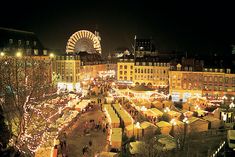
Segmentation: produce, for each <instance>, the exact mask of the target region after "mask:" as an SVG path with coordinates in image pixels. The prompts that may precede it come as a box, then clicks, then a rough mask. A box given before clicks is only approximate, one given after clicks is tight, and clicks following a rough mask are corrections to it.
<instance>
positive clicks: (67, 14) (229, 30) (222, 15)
mask: <svg viewBox="0 0 235 157" xmlns="http://www.w3.org/2000/svg"><path fill="white" fill-rule="evenodd" d="M162 1H163V0H162ZM177 2H178V3H172V2H171V1H167V2H166V1H164V3H160V2H157V0H156V1H148V0H126V1H124V0H117V1H112V0H108V1H104V0H103V1H102V0H99V1H92V0H83V1H80V0H77V1H69V0H67V1H63V2H60V1H59V0H57V1H50V2H46V1H31V2H24V1H16V2H14V1H8V2H6V3H5V4H4V5H1V9H0V19H1V21H0V27H10V28H15V29H21V30H27V31H33V32H35V33H36V34H37V36H38V37H39V39H40V40H41V42H42V43H43V45H44V46H45V47H47V48H53V49H63V50H65V46H66V42H67V40H68V38H69V37H70V35H72V34H73V33H74V32H76V31H78V30H80V29H87V30H90V31H94V30H95V29H96V28H98V30H99V32H100V34H101V38H102V48H103V51H104V52H105V53H107V52H112V50H114V49H116V48H118V47H131V44H133V40H134V35H135V34H136V35H137V37H139V38H149V37H152V39H153V40H154V41H155V44H156V47H157V49H159V50H180V51H188V52H193V53H199V54H202V53H215V52H216V53H225V52H226V53H227V51H228V49H229V48H230V45H231V44H232V43H235V11H234V7H233V4H229V3H224V2H222V1H221V2H220V3H216V2H213V1H212V2H211V3H203V2H201V3H200V2H198V1H197V3H193V2H192V1H190V2H189V1H188V2H187V3H185V2H182V1H180V2H179V1H177Z"/></svg>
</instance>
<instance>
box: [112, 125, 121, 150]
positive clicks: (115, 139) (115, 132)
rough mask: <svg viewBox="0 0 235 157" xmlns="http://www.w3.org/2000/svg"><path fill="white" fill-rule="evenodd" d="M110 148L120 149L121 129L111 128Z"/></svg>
mask: <svg viewBox="0 0 235 157" xmlns="http://www.w3.org/2000/svg"><path fill="white" fill-rule="evenodd" d="M111 148H114V149H118V150H119V151H120V150H121V148H122V128H112V135H111Z"/></svg>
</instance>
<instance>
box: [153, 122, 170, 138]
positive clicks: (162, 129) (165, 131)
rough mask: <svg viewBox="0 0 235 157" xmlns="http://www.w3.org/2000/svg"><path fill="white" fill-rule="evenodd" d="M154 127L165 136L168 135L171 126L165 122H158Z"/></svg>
mask: <svg viewBox="0 0 235 157" xmlns="http://www.w3.org/2000/svg"><path fill="white" fill-rule="evenodd" d="M156 126H157V127H158V128H159V129H160V132H161V134H165V135H168V134H169V133H170V131H171V128H172V125H171V124H170V123H168V122H166V121H160V122H158V123H156Z"/></svg>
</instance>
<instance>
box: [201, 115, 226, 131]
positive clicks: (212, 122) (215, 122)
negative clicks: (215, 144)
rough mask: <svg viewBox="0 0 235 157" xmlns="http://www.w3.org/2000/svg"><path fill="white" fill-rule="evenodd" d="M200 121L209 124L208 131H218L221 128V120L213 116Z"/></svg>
mask: <svg viewBox="0 0 235 157" xmlns="http://www.w3.org/2000/svg"><path fill="white" fill-rule="evenodd" d="M202 119H204V120H206V121H208V122H209V129H219V128H220V127H221V126H222V120H220V119H218V118H215V117H213V116H205V117H203V118H202Z"/></svg>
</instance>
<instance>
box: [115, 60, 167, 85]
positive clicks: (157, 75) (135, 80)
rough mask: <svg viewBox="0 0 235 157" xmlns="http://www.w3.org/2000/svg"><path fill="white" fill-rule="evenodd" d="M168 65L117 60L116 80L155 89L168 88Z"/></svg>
mask: <svg viewBox="0 0 235 157" xmlns="http://www.w3.org/2000/svg"><path fill="white" fill-rule="evenodd" d="M169 69H170V64H169V63H163V62H151V61H136V62H134V59H119V61H118V62H117V80H118V81H119V82H131V83H132V84H135V85H140V84H143V85H147V86H149V87H152V88H155V89H161V88H162V89H166V88H168V85H169V83H168V77H169Z"/></svg>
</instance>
